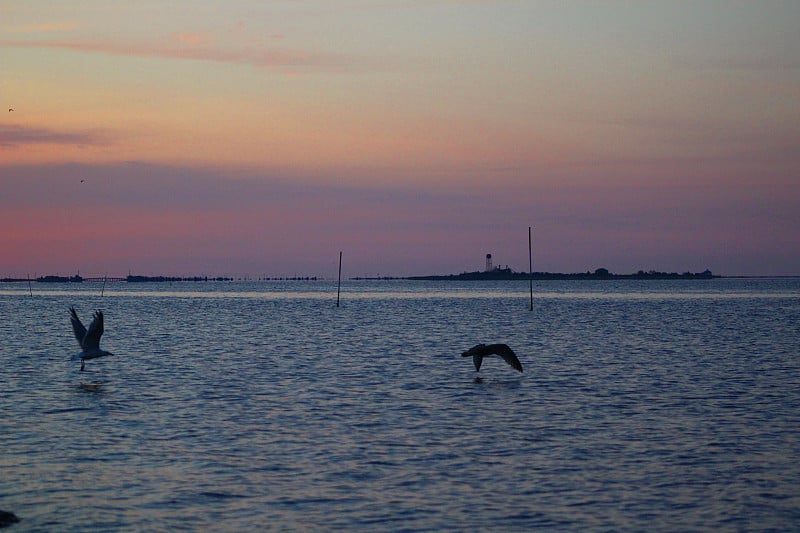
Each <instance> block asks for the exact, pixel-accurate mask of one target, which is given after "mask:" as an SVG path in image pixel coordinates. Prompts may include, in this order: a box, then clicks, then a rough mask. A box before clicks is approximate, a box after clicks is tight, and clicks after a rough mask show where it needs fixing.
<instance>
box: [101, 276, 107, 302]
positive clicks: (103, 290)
mask: <svg viewBox="0 0 800 533" xmlns="http://www.w3.org/2000/svg"><path fill="white" fill-rule="evenodd" d="M107 279H108V274H106V275H105V277H103V288H102V289H100V297H101V298H102V297H103V293H104V292H106V280H107Z"/></svg>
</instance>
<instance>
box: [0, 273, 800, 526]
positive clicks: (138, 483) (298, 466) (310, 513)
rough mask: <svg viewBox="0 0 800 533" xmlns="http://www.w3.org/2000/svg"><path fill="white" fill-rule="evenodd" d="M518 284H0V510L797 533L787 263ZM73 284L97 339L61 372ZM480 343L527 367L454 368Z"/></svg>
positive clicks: (794, 365) (121, 520)
mask: <svg viewBox="0 0 800 533" xmlns="http://www.w3.org/2000/svg"><path fill="white" fill-rule="evenodd" d="M101 290H102V291H103V296H102V297H101V296H100V293H101ZM534 290H535V301H534V309H533V311H532V312H531V311H530V310H529V308H528V306H529V295H528V286H527V285H526V284H525V283H522V284H520V283H512V282H506V283H503V282H495V283H468V284H457V283H438V284H437V283H423V282H414V283H411V282H399V281H397V282H348V283H346V284H345V285H344V286H343V291H342V300H341V301H342V304H341V307H339V308H337V307H336V305H335V301H336V287H335V285H334V284H333V283H331V282H306V283H289V282H286V283H266V282H263V283H221V284H213V283H201V284H193V283H175V284H152V285H146V284H142V285H139V284H136V285H134V284H131V285H125V284H109V285H108V286H106V287H105V288H102V287H101V285H93V284H81V285H43V284H34V285H33V287H32V291H33V295H32V296H31V295H30V294H29V289H28V286H27V285H26V284H25V285H20V284H6V285H0V319H1V321H0V333H1V334H2V336H3V339H4V342H3V345H2V348H0V509H4V510H7V511H12V512H14V513H16V514H17V515H18V516H19V517H20V518H21V519H22V522H20V523H19V524H17V525H15V526H14V527H13V528H14V530H15V531H16V530H19V531H132V530H133V531H174V530H184V531H196V530H216V531H257V530H311V531H429V530H451V531H477V530H484V531H522V530H530V529H532V528H537V527H538V528H544V529H547V530H567V531H575V530H582V531H606V530H614V531H626V530H627V531H642V530H649V531H652V530H661V531H675V530H709V531H721V530H723V531H724V530H731V531H735V530H769V529H772V530H781V531H786V530H795V531H797V530H800V488H799V487H800V483H799V482H798V480H800V280H710V281H693V282H680V281H672V282H635V281H625V282H540V283H536V284H535V287H534ZM70 305H74V306H75V307H76V308H77V310H78V312H79V315H80V316H81V317H82V318H83V319H84V321H85V322H86V323H88V321H89V319H90V314H91V310H92V309H93V308H97V307H100V308H102V309H103V310H104V311H105V316H106V334H105V336H104V338H103V342H102V344H101V346H102V347H104V348H105V349H107V350H110V351H112V352H115V353H116V354H117V355H116V356H114V357H110V358H105V359H99V360H95V361H89V362H88V363H87V372H83V373H81V372H79V370H78V369H79V367H80V363H78V362H72V361H69V356H70V355H71V354H73V353H75V352H77V351H78V347H77V344H76V342H75V340H74V338H73V337H72V332H71V330H70V325H69V319H68V312H67V309H68V307H69V306H70ZM478 342H507V343H508V344H509V345H511V346H512V347H513V348H514V349H515V351H516V352H517V354H518V355H519V356H520V359H521V360H522V364H523V365H524V367H525V373H524V374H518V373H516V372H515V371H514V370H513V369H511V368H510V367H509V366H507V365H506V364H505V363H504V362H503V361H502V360H500V359H496V358H493V359H489V360H486V361H485V362H484V366H483V367H482V369H481V372H480V374H481V376H482V378H483V379H482V381H480V382H476V381H475V380H474V378H475V371H474V368H473V367H472V363H471V361H470V360H468V359H463V358H461V357H460V353H461V351H463V350H465V349H467V348H469V347H470V346H472V345H473V344H476V343H478ZM94 382H100V383H101V385H100V387H99V390H89V388H87V387H82V386H81V384H82V383H83V384H87V383H89V384H91V383H94Z"/></svg>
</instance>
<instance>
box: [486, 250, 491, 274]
mask: <svg viewBox="0 0 800 533" xmlns="http://www.w3.org/2000/svg"><path fill="white" fill-rule="evenodd" d="M491 271H492V254H486V272H491Z"/></svg>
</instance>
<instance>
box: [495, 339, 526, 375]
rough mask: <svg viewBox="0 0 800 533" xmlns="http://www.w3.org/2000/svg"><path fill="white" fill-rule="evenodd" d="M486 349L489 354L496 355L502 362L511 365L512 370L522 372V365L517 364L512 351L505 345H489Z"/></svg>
mask: <svg viewBox="0 0 800 533" xmlns="http://www.w3.org/2000/svg"><path fill="white" fill-rule="evenodd" d="M486 349H487V350H488V351H489V353H493V354H497V355H499V356H500V357H502V358H503V361H505V362H506V363H508V364H509V365H511V366H512V367H513V368H514V370H518V371H519V372H522V363H520V362H519V359H518V358H517V354H515V353H514V350H512V349H511V348H509V347H508V345H507V344H490V345H489V346H487V347H486Z"/></svg>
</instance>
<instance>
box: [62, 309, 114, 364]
mask: <svg viewBox="0 0 800 533" xmlns="http://www.w3.org/2000/svg"><path fill="white" fill-rule="evenodd" d="M69 313H70V315H72V317H71V319H70V320H71V321H72V331H74V332H75V338H76V339H78V344H80V346H81V350H82V351H81V352H80V353H77V354H75V355H73V356H72V361H75V360H76V359H80V360H81V372H83V369H84V366H85V361H86V360H87V359H97V358H98V357H105V356H106V355H114V354H113V353H111V352H107V351H105V350H101V349H100V337H101V336H102V335H103V312H102V311H100V310H97V311H95V312H94V318H92V323H91V324H89V329H88V330H87V329H86V328H85V327H84V326H83V323H82V322H81V319H80V318H78V314H77V313H76V312H75V308H74V307H70V308H69Z"/></svg>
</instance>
